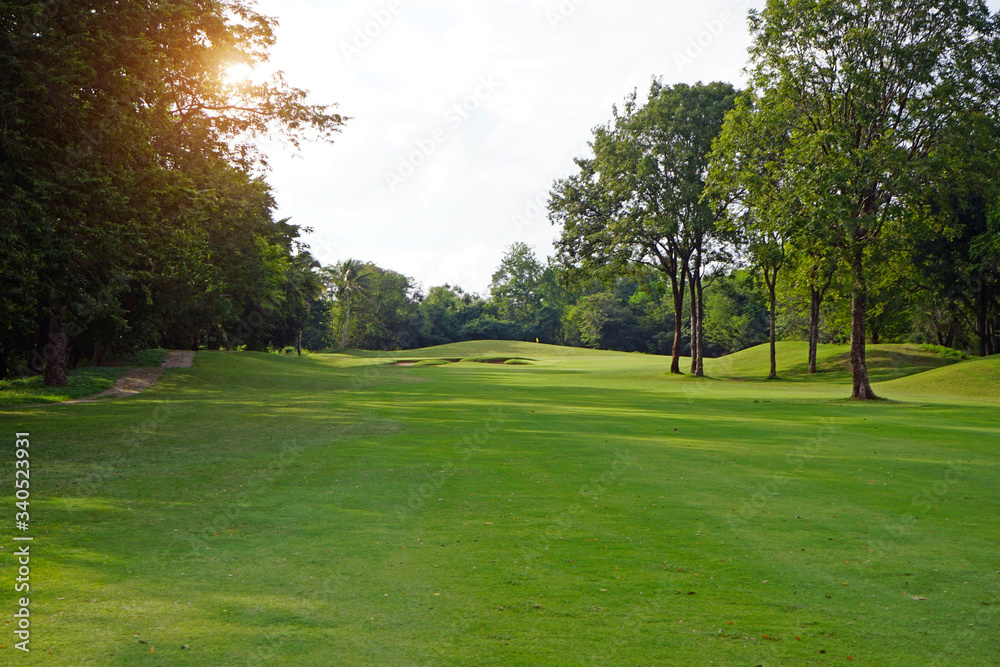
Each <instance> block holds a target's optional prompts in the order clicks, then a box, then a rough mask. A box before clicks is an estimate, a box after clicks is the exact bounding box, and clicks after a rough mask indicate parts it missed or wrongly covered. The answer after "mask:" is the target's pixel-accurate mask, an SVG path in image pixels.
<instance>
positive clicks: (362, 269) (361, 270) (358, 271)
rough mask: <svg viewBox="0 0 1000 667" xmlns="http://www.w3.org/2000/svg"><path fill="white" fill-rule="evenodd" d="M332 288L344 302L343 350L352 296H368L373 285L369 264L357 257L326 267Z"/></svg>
mask: <svg viewBox="0 0 1000 667" xmlns="http://www.w3.org/2000/svg"><path fill="white" fill-rule="evenodd" d="M326 274H327V279H328V283H329V285H330V289H331V290H332V291H333V292H334V293H335V294H336V298H337V300H338V301H343V303H344V328H343V329H342V331H341V334H340V348H339V349H341V350H343V349H344V347H345V346H346V345H347V329H348V327H349V326H350V324H351V297H354V296H358V297H364V296H366V295H367V294H368V293H369V291H370V289H371V286H372V273H371V269H369V268H368V266H367V265H366V264H365V263H364V262H361V261H359V260H356V259H346V260H344V261H343V262H340V263H339V264H337V265H336V266H334V267H333V268H327V269H326Z"/></svg>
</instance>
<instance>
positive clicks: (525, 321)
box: [305, 243, 978, 371]
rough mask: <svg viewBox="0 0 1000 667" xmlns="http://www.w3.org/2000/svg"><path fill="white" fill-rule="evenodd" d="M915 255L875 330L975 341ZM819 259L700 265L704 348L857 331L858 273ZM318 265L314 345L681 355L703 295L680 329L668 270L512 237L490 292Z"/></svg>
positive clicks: (879, 304) (957, 343) (881, 300)
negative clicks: (608, 274) (825, 268)
mask: <svg viewBox="0 0 1000 667" xmlns="http://www.w3.org/2000/svg"><path fill="white" fill-rule="evenodd" d="M909 259H910V257H909V256H904V257H901V261H900V262H898V264H897V266H895V267H894V268H892V270H886V271H883V272H881V274H880V275H881V277H880V279H879V280H878V281H875V282H873V283H872V287H871V290H870V294H869V307H870V316H869V317H868V319H867V326H868V332H867V333H868V337H869V339H871V340H872V341H873V342H875V343H884V342H896V343H899V342H908V343H929V344H935V345H944V346H948V347H957V348H960V349H964V350H969V351H973V350H975V348H976V346H977V344H978V338H977V336H976V327H975V323H974V321H973V320H972V319H971V318H968V317H966V318H963V317H961V316H955V317H953V315H960V313H958V311H956V312H955V313H952V314H949V312H948V310H947V308H945V307H944V306H943V305H942V304H945V301H944V299H943V297H942V295H941V293H940V292H938V291H935V290H933V289H930V288H928V287H927V284H926V276H925V274H924V273H923V271H922V269H921V268H920V267H919V266H917V265H916V264H913V263H911V262H910V261H909ZM834 268H836V267H834ZM813 269H814V265H813V264H807V263H801V262H798V263H797V262H796V260H795V259H794V257H792V256H790V257H789V259H788V260H787V262H786V264H785V265H784V266H783V270H782V271H780V272H779V273H778V274H776V275H775V276H774V277H773V279H771V280H768V278H767V276H765V275H763V273H762V272H761V271H759V270H757V269H756V268H755V267H754V266H753V265H751V264H748V263H746V262H744V263H743V266H739V265H735V264H733V263H729V264H724V263H723V262H721V261H714V262H713V264H712V265H711V266H710V267H709V269H708V270H707V271H706V272H704V273H701V274H700V275H699V278H700V280H701V282H702V288H701V306H700V307H699V308H698V312H699V319H698V320H697V322H698V323H699V324H700V326H701V328H702V333H701V337H702V340H701V342H700V345H701V347H702V350H703V352H704V356H707V357H716V356H721V355H724V354H729V353H731V352H736V351H738V350H742V349H745V348H747V347H751V346H753V345H757V344H760V343H764V342H766V341H767V340H768V339H769V337H770V333H771V327H772V325H773V327H774V338H775V339H776V340H805V339H809V340H813V341H815V342H816V343H817V344H818V343H847V342H849V341H850V338H851V303H850V294H851V291H852V286H851V282H850V278H849V274H848V272H846V271H836V270H831V271H829V272H828V273H826V274H825V277H824V278H823V280H824V283H823V284H822V285H820V286H819V288H817V287H816V275H815V271H814V270H813ZM320 273H321V275H322V276H323V280H324V284H325V286H326V288H325V290H324V293H323V296H322V297H320V298H318V299H316V301H315V302H314V303H313V306H312V313H313V314H312V316H311V319H310V322H309V323H308V324H307V325H306V327H305V332H306V333H305V346H306V347H308V348H310V349H314V350H322V349H332V348H337V347H348V348H367V349H401V348H403V349H405V348H415V347H424V346H429V345H440V344H444V343H450V342H455V341H463V340H480V339H503V340H522V341H534V340H536V339H538V340H540V341H541V342H543V343H550V344H556V345H570V346H578V347H591V348H599V349H608V350H620V351H625V352H647V353H652V354H665V355H672V354H673V352H674V343H675V340H677V339H679V340H680V354H681V355H682V356H687V355H690V354H691V352H692V346H693V345H698V344H699V342H698V341H697V340H693V337H692V331H693V330H694V329H695V327H694V326H692V316H691V312H692V308H691V300H692V298H697V296H696V291H695V292H692V290H690V289H688V290H687V291H686V294H685V298H684V302H683V304H682V308H681V311H682V313H683V317H682V320H681V327H680V331H679V332H677V331H675V329H674V326H675V315H676V313H675V309H674V295H673V289H672V286H671V284H670V279H669V277H667V276H665V275H664V273H663V272H662V271H661V270H659V269H656V268H653V267H649V266H645V265H641V264H635V265H632V266H631V267H630V270H629V271H627V272H624V273H623V274H622V275H620V276H618V277H614V278H612V279H609V280H605V279H603V278H602V277H600V276H585V275H583V274H581V273H580V272H579V271H577V270H575V269H574V268H573V267H566V266H564V265H563V264H561V263H560V262H558V261H556V260H555V259H554V258H549V259H548V261H542V260H540V259H539V258H538V257H537V255H536V254H535V253H534V251H533V250H532V249H531V248H529V247H528V246H527V245H525V244H523V243H515V244H514V245H512V246H511V247H510V248H508V249H507V252H506V253H505V255H504V257H503V259H502V261H501V263H500V266H499V267H497V270H496V272H495V273H494V275H493V281H492V284H491V288H490V291H489V293H487V294H486V295H484V296H480V295H478V294H471V293H468V292H465V291H464V290H462V289H461V288H460V287H457V286H455V287H453V286H450V285H442V286H437V287H432V288H430V289H429V290H426V292H425V291H424V290H423V289H422V288H420V287H419V286H418V285H417V284H416V283H415V281H413V280H412V279H410V278H408V277H406V276H403V275H401V274H399V273H396V272H394V271H390V270H386V269H383V268H380V267H378V266H376V265H373V264H366V263H362V262H357V261H354V260H348V261H346V262H343V263H341V264H338V265H336V266H333V267H328V268H325V269H323V270H322V271H321V272H320ZM772 285H773V286H774V294H773V300H774V304H773V305H772V303H771V302H772V294H771V291H772V290H771V286H772ZM817 292H818V293H819V294H820V295H821V297H822V298H821V299H819V300H817V299H816V295H817ZM348 302H349V304H348ZM348 306H349V307H348ZM772 307H773V309H774V310H773V312H774V314H775V317H774V318H773V323H772V321H771V317H770V313H771V312H772V311H771V308H772ZM348 310H349V311H350V316H349V317H348ZM966 310H968V309H966ZM695 370H696V368H693V369H692V371H695ZM812 370H813V371H815V356H813V357H812Z"/></svg>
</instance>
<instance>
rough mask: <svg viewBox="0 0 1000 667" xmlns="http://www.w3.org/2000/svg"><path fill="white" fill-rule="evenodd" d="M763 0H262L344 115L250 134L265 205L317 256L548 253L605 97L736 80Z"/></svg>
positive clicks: (479, 273) (401, 266)
mask: <svg viewBox="0 0 1000 667" xmlns="http://www.w3.org/2000/svg"><path fill="white" fill-rule="evenodd" d="M763 4H764V2H763V0H702V1H701V2H685V1H682V0H668V1H663V0H660V1H656V0H479V1H476V2H471V1H468V0H467V1H466V2H458V0H451V1H448V0H353V1H352V2H347V1H346V0H326V1H324V0H260V2H259V4H258V8H259V10H260V11H261V12H263V13H264V14H267V15H269V16H274V17H276V18H277V19H278V20H279V24H280V25H279V28H278V33H277V38H278V41H277V44H276V46H275V49H274V51H273V57H272V63H274V64H275V65H276V66H277V67H279V68H280V69H282V70H283V71H284V72H285V73H286V75H287V77H288V80H289V82H290V83H291V84H292V85H294V86H297V87H300V88H305V89H307V90H309V91H310V92H311V99H312V100H313V101H315V102H324V103H326V102H336V103H338V104H339V111H340V112H341V113H343V114H344V115H347V116H351V117H352V118H353V119H352V120H351V121H349V122H348V124H347V125H346V126H345V127H344V129H343V132H342V134H340V135H339V136H338V137H337V140H336V142H335V143H334V144H332V145H330V144H308V145H305V146H304V147H303V149H302V151H301V152H300V153H299V154H298V155H297V156H293V155H292V154H291V152H290V150H289V149H281V148H269V149H266V150H267V151H268V153H269V154H270V158H271V164H272V172H271V173H270V174H269V175H268V181H269V182H270V183H271V184H272V185H273V186H274V188H275V192H276V195H277V198H278V203H279V211H278V214H279V216H280V217H291V218H292V222H294V223H296V224H299V225H303V226H308V227H313V228H315V230H316V231H315V233H314V234H312V235H310V236H308V237H307V238H306V241H307V242H308V243H310V244H311V245H312V252H313V254H314V255H315V256H316V257H317V258H318V259H319V260H320V261H321V262H323V263H324V264H330V263H333V262H336V261H338V260H342V259H346V258H348V257H353V258H357V259H362V260H366V261H372V262H375V263H376V264H378V265H379V266H382V267H384V268H389V269H393V270H395V271H399V272H401V273H404V274H406V275H408V276H411V277H413V278H414V279H416V280H417V282H419V283H420V284H421V285H423V287H424V288H425V289H426V288H429V287H431V286H434V285H440V284H443V283H446V282H447V283H450V284H452V285H456V284H457V285H461V286H462V287H463V288H464V289H466V290H468V291H477V292H480V293H485V292H486V291H487V288H488V285H489V282H490V276H491V275H492V273H493V271H494V270H495V269H496V267H497V265H498V264H499V262H500V259H501V257H502V256H503V252H504V249H505V247H506V246H508V245H509V244H511V243H513V242H515V241H525V242H527V243H528V244H529V245H532V246H534V247H535V249H536V251H537V253H538V255H539V256H540V257H542V258H544V257H545V256H546V255H550V254H553V248H552V241H553V240H554V239H555V238H556V237H557V235H558V229H557V228H555V227H553V226H552V225H551V224H550V223H549V222H548V219H547V217H546V215H545V211H544V203H545V201H546V200H547V196H548V192H549V189H550V188H551V186H552V183H553V181H554V180H555V179H556V178H561V177H565V176H567V175H568V174H570V173H573V171H574V169H575V166H574V165H573V162H572V159H573V157H575V156H581V155H583V154H584V151H585V150H586V142H587V140H588V139H589V138H590V136H591V133H590V131H591V129H592V128H593V127H594V126H596V125H599V124H602V123H605V122H607V121H608V120H609V119H610V118H611V106H612V104H615V103H620V102H621V101H622V100H623V99H624V98H625V96H626V95H628V94H629V93H630V92H631V91H632V90H633V89H634V88H638V89H639V94H640V97H642V98H643V99H645V95H646V92H647V91H648V87H649V82H650V80H651V78H652V77H654V76H658V77H662V78H663V80H664V81H665V82H666V83H668V84H672V83H679V82H686V83H695V82H698V81H705V82H707V81H714V80H722V81H730V82H732V83H734V84H737V85H739V84H740V83H741V82H742V81H743V80H744V79H743V76H742V69H743V67H744V66H745V64H746V58H747V56H746V49H747V46H748V45H749V35H748V31H747V27H746V12H747V9H748V7H757V8H760V7H762V6H763ZM990 4H991V5H996V4H997V0H994V1H993V2H991V3H990ZM378 16H381V19H382V23H383V24H385V25H384V26H382V25H379V24H378V23H377V22H375V21H376V18H377V17H378ZM366 25H367V27H368V28H369V31H370V32H371V33H372V34H374V36H373V37H366V39H367V40H368V43H367V44H366V43H365V41H364V40H358V32H357V31H358V30H359V29H360V30H362V31H363V30H364V29H365V28H366ZM345 47H346V49H347V50H346V51H345ZM463 102H465V104H466V105H467V107H468V108H469V109H470V110H462V111H461V112H459V111H456V110H455V109H454V107H455V105H456V104H459V105H461V104H462V103H463ZM420 145H422V146H423V149H421V148H419V146H420ZM418 162H419V164H418V165H416V166H413V168H412V173H409V169H408V168H407V167H409V166H412V165H413V164H414V163H418ZM401 165H405V166H403V167H401ZM388 174H396V175H397V176H398V177H399V178H398V179H396V178H389V177H387V175H388ZM400 174H402V175H403V176H406V177H405V178H403V177H402V176H400ZM536 201H537V202H538V204H540V205H541V206H540V208H537V209H534V210H532V204H533V203H534V202H536ZM518 216H520V217H518Z"/></svg>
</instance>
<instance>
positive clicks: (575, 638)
mask: <svg viewBox="0 0 1000 667" xmlns="http://www.w3.org/2000/svg"><path fill="white" fill-rule="evenodd" d="M846 352H847V348H846V346H841V347H833V346H830V347H825V346H824V347H823V348H822V349H821V352H820V367H821V371H822V372H821V373H819V374H817V375H816V376H808V375H806V374H805V373H804V367H805V357H806V346H805V344H802V343H782V344H780V345H779V348H778V361H779V369H778V370H779V375H780V376H781V379H779V380H777V381H766V380H764V379H763V378H764V377H765V376H766V374H767V367H768V364H767V348H765V347H761V348H754V349H751V350H747V351H744V352H742V353H738V354H736V355H732V356H731V357H726V358H723V359H717V360H716V359H711V360H706V372H707V374H708V375H709V377H708V378H702V379H696V378H692V377H688V376H683V377H671V376H669V375H668V374H667V373H666V371H667V369H668V368H669V359H667V358H664V357H655V356H649V355H641V354H625V353H613V352H601V351H594V350H582V349H570V348H559V347H551V346H545V345H536V344H529V343H513V342H473V343H456V344H450V345H446V346H441V347H438V348H430V349H425V350H417V351H406V352H394V353H367V352H366V353H362V352H354V353H347V354H315V355H307V356H305V357H302V358H297V357H291V356H288V357H286V356H280V355H274V354H257V353H225V352H199V353H198V354H197V356H196V357H195V359H194V365H193V367H191V368H171V369H167V371H166V372H165V373H164V375H163V376H162V378H160V380H159V382H158V383H157V384H156V385H155V386H153V387H152V388H150V389H148V390H146V391H144V392H143V393H141V394H138V395H136V396H132V397H129V398H121V399H110V400H101V401H98V402H95V403H84V404H74V405H62V404H52V405H46V406H36V407H28V406H20V405H8V406H7V407H0V425H2V429H0V430H2V433H3V434H4V440H5V442H7V445H5V447H4V450H3V451H4V454H3V461H4V465H3V467H2V470H3V477H2V482H0V484H2V486H0V489H2V497H3V503H4V504H5V507H6V508H7V509H6V514H5V516H6V517H7V518H6V519H5V521H6V522H7V525H8V527H7V529H6V530H5V531H4V535H5V538H4V539H3V540H0V563H2V570H0V571H2V572H3V595H2V596H0V605H2V615H3V619H4V625H3V626H2V629H0V635H2V636H0V644H2V645H3V648H0V664H3V665H8V664H9V665H15V664H17V665H20V664H24V665H36V664H37V665H74V666H79V665H108V666H111V665H115V666H119V665H151V664H162V665H407V666H409V665H428V666H430V665H484V666H485V665H740V666H743V665H745V666H751V667H752V666H754V665H766V666H770V665H840V664H856V665H880V666H886V665H900V666H914V665H920V666H930V665H998V664H1000V466H998V463H1000V358H996V357H994V358H987V359H983V360H978V359H977V360H969V361H958V360H955V359H948V358H944V357H942V356H939V355H938V354H936V353H934V352H932V351H922V350H921V348H920V347H918V346H889V345H886V346H872V347H871V348H870V366H871V368H870V370H871V375H872V379H873V382H875V384H874V385H873V386H874V389H875V391H876V393H877V394H878V395H879V396H881V397H883V398H884V399H886V400H883V401H879V402H865V403H859V402H853V401H851V400H849V399H848V398H847V396H849V394H850V384H849V382H850V374H849V372H848V370H847V367H846V365H845V363H844V361H843V360H844V359H845V354H846ZM508 360H513V361H508ZM399 362H403V364H400V363H399ZM2 398H3V397H2V396H0V401H2ZM0 405H2V404H0ZM16 433H30V470H31V477H30V479H31V486H30V492H31V500H30V517H31V531H30V534H31V535H32V536H33V538H34V539H33V541H31V542H30V553H31V560H30V582H29V583H30V592H28V593H23V592H22V593H18V592H15V590H14V582H15V578H16V576H17V568H18V565H17V562H18V561H17V559H16V558H15V557H14V553H15V550H16V549H18V548H20V545H21V544H23V543H22V542H14V541H12V538H13V537H17V536H18V531H17V530H15V528H14V513H15V511H18V510H16V509H15V502H16V498H15V492H14V466H15V458H14V453H13V452H14V440H15V434H16ZM22 597H28V598H30V630H31V635H30V649H31V651H30V653H24V652H23V651H21V650H18V649H17V648H15V643H17V642H18V641H19V639H18V638H17V637H16V636H15V634H14V629H15V627H16V626H17V623H18V620H17V619H16V618H15V617H14V614H15V612H16V611H17V610H18V609H19V608H20V604H19V600H20V598H22Z"/></svg>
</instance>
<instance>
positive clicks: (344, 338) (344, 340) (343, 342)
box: [340, 292, 351, 350]
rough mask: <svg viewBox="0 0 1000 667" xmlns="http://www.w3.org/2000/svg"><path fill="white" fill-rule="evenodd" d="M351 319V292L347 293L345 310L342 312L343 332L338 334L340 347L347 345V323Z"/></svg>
mask: <svg viewBox="0 0 1000 667" xmlns="http://www.w3.org/2000/svg"><path fill="white" fill-rule="evenodd" d="M350 321H351V293H350V292H348V293H347V311H346V312H345V313H344V333H343V334H341V336H340V349H341V350H343V349H344V346H345V345H347V325H348V324H349V323H350Z"/></svg>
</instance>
